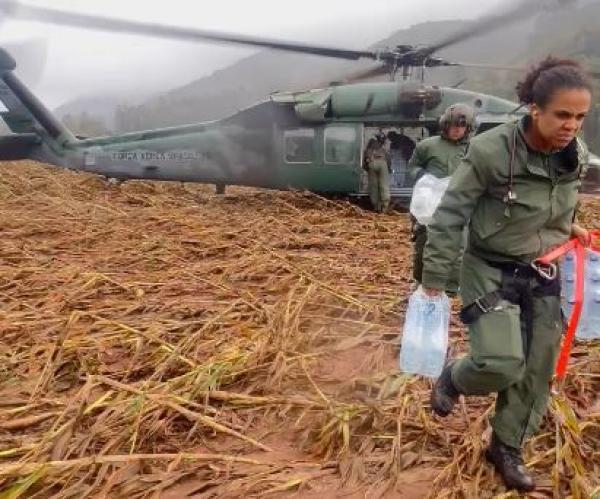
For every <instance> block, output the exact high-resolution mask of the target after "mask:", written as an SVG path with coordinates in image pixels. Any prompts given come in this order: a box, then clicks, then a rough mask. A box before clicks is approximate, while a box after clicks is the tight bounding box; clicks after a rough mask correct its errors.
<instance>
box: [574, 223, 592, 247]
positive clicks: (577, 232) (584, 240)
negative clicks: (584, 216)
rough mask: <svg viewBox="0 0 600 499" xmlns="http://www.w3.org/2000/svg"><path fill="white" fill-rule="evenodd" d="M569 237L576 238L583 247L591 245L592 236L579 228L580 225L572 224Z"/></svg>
mask: <svg viewBox="0 0 600 499" xmlns="http://www.w3.org/2000/svg"><path fill="white" fill-rule="evenodd" d="M571 237H576V238H577V239H579V242H580V243H581V244H583V245H584V246H589V245H590V244H592V236H591V234H590V233H589V231H588V230H587V229H584V228H583V227H581V225H577V224H573V225H572V227H571Z"/></svg>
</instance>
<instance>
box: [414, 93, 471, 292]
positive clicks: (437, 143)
mask: <svg viewBox="0 0 600 499" xmlns="http://www.w3.org/2000/svg"><path fill="white" fill-rule="evenodd" d="M474 124H475V113H474V111H473V109H472V108H471V107H470V106H468V105H466V104H453V105H452V106H450V107H448V108H447V109H446V111H445V112H444V114H443V115H442V116H441V118H440V132H441V135H439V136H435V137H430V138H428V139H425V140H422V141H421V142H419V144H418V145H417V147H416V148H415V150H414V152H413V155H412V157H411V158H410V161H409V163H408V168H409V170H408V171H409V175H410V176H411V178H412V180H413V181H417V180H419V179H420V178H421V177H422V176H423V175H425V174H426V173H428V174H431V175H434V176H435V177H437V178H444V177H449V176H451V175H452V174H453V173H454V171H455V170H456V167H457V166H458V164H459V163H460V161H461V159H462V157H463V155H464V154H465V152H466V150H467V147H468V144H469V139H470V137H471V135H472V133H473V132H474V131H475V126H474ZM411 220H412V240H413V278H414V280H415V281H416V282H417V283H420V282H421V279H422V275H423V249H424V248H425V242H426V241H427V226H425V225H422V224H420V223H418V222H417V220H416V219H415V218H414V217H411ZM460 263H461V259H460V255H459V257H458V258H457V259H456V261H455V262H453V264H452V273H451V276H450V279H449V280H448V283H447V285H446V291H447V292H448V294H450V295H456V294H457V292H458V288H459V274H460Z"/></svg>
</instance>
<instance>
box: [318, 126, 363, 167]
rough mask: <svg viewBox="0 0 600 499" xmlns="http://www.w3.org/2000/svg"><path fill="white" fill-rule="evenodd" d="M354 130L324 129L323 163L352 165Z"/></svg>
mask: <svg viewBox="0 0 600 499" xmlns="http://www.w3.org/2000/svg"><path fill="white" fill-rule="evenodd" d="M356 142H357V138H356V129H355V128H351V127H340V126H337V127H329V128H326V129H325V162H326V163H330V164H332V163H333V164H341V163H352V162H353V161H354V154H355V151H356V147H355V145H356Z"/></svg>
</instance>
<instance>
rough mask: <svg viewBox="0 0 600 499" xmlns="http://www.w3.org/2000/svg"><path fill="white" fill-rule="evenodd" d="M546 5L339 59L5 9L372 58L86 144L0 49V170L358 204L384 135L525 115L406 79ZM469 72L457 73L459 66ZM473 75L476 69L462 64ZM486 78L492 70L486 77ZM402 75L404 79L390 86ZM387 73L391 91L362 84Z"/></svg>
mask: <svg viewBox="0 0 600 499" xmlns="http://www.w3.org/2000/svg"><path fill="white" fill-rule="evenodd" d="M541 7H543V2H542V3H540V2H533V1H531V0H526V1H520V2H519V3H517V4H516V5H515V6H514V7H513V8H511V9H509V10H508V11H506V12H504V13H502V14H498V15H495V16H491V17H488V18H484V19H483V20H482V21H480V22H479V24H477V25H476V26H474V27H470V28H469V30H468V31H462V32H458V33H455V34H454V35H452V36H450V37H447V38H445V39H443V40H440V41H439V42H438V43H436V44H433V45H429V46H420V47H415V46H412V45H400V46H397V47H394V48H391V49H379V50H364V51H360V50H359V51H356V50H345V49H339V48H333V47H323V46H313V45H305V44H301V43H293V42H287V41H279V40H269V39H264V38H252V37H247V36H239V35H234V34H229V33H218V32H207V31H201V30H196V29H190V28H179V27H173V26H164V25H157V24H145V23H141V22H134V21H126V20H122V19H116V18H108V17H98V16H92V15H84V14H76V13H72V12H66V11H61V10H55V9H47V8H39V7H34V6H29V5H23V4H20V3H17V2H14V1H6V0H0V12H3V13H4V14H5V15H7V16H14V17H16V18H20V19H28V20H34V21H39V22H44V23H53V24H58V25H63V26H75V27H84V28H88V29H95V30H103V31H108V32H117V33H131V34H138V35H145V36H156V37H165V38H175V39H183V40H189V41H198V40H202V41H208V42H217V43H232V44H238V45H249V46H253V47H261V48H269V49H276V50H282V51H288V52H295V53H302V54H311V55H320V56H326V57H331V58H335V59H346V60H356V61H357V60H359V59H370V60H373V61H374V62H375V63H376V64H375V65H374V66H373V67H371V68H369V69H367V70H365V71H362V72H360V73H357V74H355V75H353V77H352V78H351V81H353V82H356V81H358V82H359V83H348V84H340V85H333V86H327V87H325V88H320V89H312V90H307V91H304V92H279V93H275V94H272V95H270V96H269V97H268V98H267V99H265V100H264V101H262V102H259V103H257V104H255V105H253V106H250V107H248V108H246V109H243V110H241V111H239V112H238V113H236V114H234V115H232V116H230V117H228V118H225V119H222V120H218V121H213V122H207V123H196V124H188V125H182V126H176V127H170V128H163V129H155V130H147V131H141V132H135V133H127V134H123V135H118V136H110V137H97V138H81V137H76V136H74V135H73V133H72V132H71V131H69V130H68V129H67V128H66V127H65V126H64V125H63V124H62V123H61V122H60V121H59V120H58V119H57V118H56V117H55V116H53V114H52V113H51V112H50V111H48V109H46V107H45V106H44V105H43V104H42V103H41V102H40V101H39V100H38V99H37V98H36V97H35V96H34V95H33V94H32V93H31V92H30V91H29V89H28V88H27V87H26V86H25V85H24V84H23V83H22V82H21V81H20V80H19V79H18V78H17V77H16V75H15V74H14V70H15V67H16V63H15V61H14V59H13V58H12V57H11V56H10V55H9V53H8V52H6V51H4V50H2V49H0V100H1V101H2V102H3V103H4V106H5V108H6V109H4V110H3V112H1V113H0V116H1V117H2V118H3V119H4V121H5V123H6V124H7V125H8V127H9V128H10V131H11V133H9V134H6V135H3V136H0V159H4V160H17V159H27V158H29V159H33V160H37V161H41V162H43V163H49V164H53V165H57V166H61V167H65V168H70V169H75V170H81V171H86V172H91V173H95V174H98V175H101V176H104V177H107V178H112V179H118V180H128V179H152V180H162V181H186V182H202V183H208V184H215V185H216V186H217V192H223V191H224V188H225V186H226V185H245V186H253V187H263V188H270V189H306V190H310V191H314V192H318V193H322V194H326V195H327V194H328V195H338V194H342V195H347V196H352V197H358V198H360V197H364V196H366V195H367V192H368V186H367V179H366V178H365V173H364V170H363V168H362V162H363V151H364V147H365V144H366V143H367V141H368V140H369V138H370V137H371V136H372V135H373V134H374V133H375V132H376V131H377V130H379V129H385V130H386V131H391V130H394V131H397V132H401V133H403V134H405V135H406V136H408V137H409V138H412V139H413V140H418V139H420V138H422V137H425V136H428V135H432V134H435V133H437V132H438V120H439V117H440V116H441V114H442V113H443V111H444V110H445V109H446V107H448V106H449V105H451V104H453V103H458V102H461V103H467V104H470V105H472V106H473V107H474V108H475V109H476V111H477V120H478V130H479V131H483V130H486V129H489V128H491V127H494V126H496V125H498V124H500V123H504V122H506V121H507V120H514V119H517V118H518V117H519V116H522V115H523V113H524V112H525V111H524V110H523V109H522V108H521V107H520V106H519V105H518V104H516V103H515V102H511V101H508V100H504V99H501V98H498V97H495V96H492V95H486V94H481V93H475V92H469V91H466V90H462V89H458V88H445V87H436V86H428V85H425V84H423V81H422V80H421V81H418V80H417V81H415V80H410V79H409V78H408V77H409V75H410V74H411V72H412V71H413V70H414V69H415V68H416V69H417V70H418V71H421V76H422V75H423V72H424V71H425V69H426V68H430V67H440V66H456V65H461V64H460V63H457V62H454V61H447V60H445V59H443V58H440V57H436V56H434V53H436V52H437V51H439V50H441V49H443V48H446V47H449V46H451V45H453V44H456V43H458V42H460V41H463V40H466V39H468V38H470V37H473V36H477V35H479V34H481V33H483V32H486V31H488V30H490V29H495V28H498V27H499V26H502V25H505V24H508V23H511V22H514V21H516V20H519V19H523V18H525V17H527V16H532V15H534V14H535V13H536V12H537V10H538V9H539V8H541ZM463 65H464V64H463ZM468 66H476V65H472V64H468ZM484 67H486V68H493V66H484ZM398 73H400V74H401V75H402V77H403V78H402V80H400V81H396V78H395V77H396V75H397V74H398ZM382 74H389V75H390V81H388V82H378V83H368V82H361V81H362V80H364V79H366V78H370V77H373V76H376V75H382ZM391 183H392V185H391V191H392V196H393V197H394V198H395V199H396V200H400V201H404V202H406V200H407V199H408V198H409V197H410V195H411V192H412V184H411V181H410V180H409V179H408V177H407V175H406V162H404V163H403V166H401V167H400V168H399V169H397V170H396V171H394V172H393V175H392V176H391ZM598 185H600V161H598V160H596V165H595V168H590V175H589V176H588V178H587V181H586V189H587V190H589V191H590V192H591V191H595V190H597V189H598Z"/></svg>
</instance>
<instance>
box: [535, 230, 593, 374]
mask: <svg viewBox="0 0 600 499" xmlns="http://www.w3.org/2000/svg"><path fill="white" fill-rule="evenodd" d="M591 237H592V244H591V246H590V247H591V249H592V250H593V251H598V252H600V231H595V232H591ZM571 250H575V303H574V304H573V309H572V311H571V316H570V317H569V325H568V327H567V333H566V334H565V337H564V339H563V343H562V346H561V349H560V355H559V357H558V363H557V365H556V377H557V379H558V380H559V381H560V380H562V379H563V378H564V376H565V374H566V372H567V364H568V363H569V356H570V355H571V348H572V346H573V339H574V338H575V332H576V331H577V326H578V325H579V319H580V317H581V309H582V307H583V293H584V289H583V281H584V272H585V246H583V245H582V244H581V243H580V242H579V239H577V238H575V239H571V240H569V241H568V242H566V243H565V244H563V245H562V246H559V247H558V248H556V249H554V250H552V251H551V252H550V253H548V254H546V255H544V256H542V257H540V258H538V259H536V262H537V263H541V264H543V265H549V264H551V263H552V262H554V260H557V259H558V258H560V257H561V256H563V255H565V254H566V253H568V252H569V251H571Z"/></svg>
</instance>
